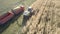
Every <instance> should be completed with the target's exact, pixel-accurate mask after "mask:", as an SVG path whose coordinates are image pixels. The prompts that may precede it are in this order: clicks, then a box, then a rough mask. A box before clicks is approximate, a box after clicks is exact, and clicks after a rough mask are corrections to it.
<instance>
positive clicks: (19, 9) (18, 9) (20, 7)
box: [13, 6, 24, 14]
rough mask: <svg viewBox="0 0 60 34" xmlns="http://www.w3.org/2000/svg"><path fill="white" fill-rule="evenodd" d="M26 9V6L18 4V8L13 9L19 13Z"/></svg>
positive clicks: (15, 12)
mask: <svg viewBox="0 0 60 34" xmlns="http://www.w3.org/2000/svg"><path fill="white" fill-rule="evenodd" d="M23 11H24V6H17V7H16V8H14V9H13V13H14V14H19V13H21V12H23Z"/></svg>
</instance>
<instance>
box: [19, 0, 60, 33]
mask: <svg viewBox="0 0 60 34" xmlns="http://www.w3.org/2000/svg"><path fill="white" fill-rule="evenodd" d="M59 3H60V0H36V2H34V3H33V4H32V5H31V6H32V7H33V9H34V12H35V14H34V15H33V16H32V17H31V18H30V19H29V20H28V21H27V23H26V25H25V26H24V27H23V29H22V30H21V31H22V33H21V34H60V4H59ZM19 34H20V33H19Z"/></svg>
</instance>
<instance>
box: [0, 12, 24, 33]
mask: <svg viewBox="0 0 60 34" xmlns="http://www.w3.org/2000/svg"><path fill="white" fill-rule="evenodd" d="M22 13H23V12H22ZM22 13H20V14H18V15H16V16H14V17H13V18H12V19H11V20H9V21H8V22H7V23H5V24H3V25H0V34H1V33H3V31H4V30H6V29H7V28H8V27H9V25H10V24H12V23H14V21H16V20H17V19H18V18H19V17H20V16H21V15H22Z"/></svg>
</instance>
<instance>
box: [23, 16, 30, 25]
mask: <svg viewBox="0 0 60 34" xmlns="http://www.w3.org/2000/svg"><path fill="white" fill-rule="evenodd" d="M29 18H30V17H27V16H23V21H22V26H26V22H27V21H28V20H29Z"/></svg>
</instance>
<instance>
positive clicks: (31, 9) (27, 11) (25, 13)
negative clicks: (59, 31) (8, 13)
mask: <svg viewBox="0 0 60 34" xmlns="http://www.w3.org/2000/svg"><path fill="white" fill-rule="evenodd" d="M32 13H33V8H32V7H28V9H27V10H26V11H24V13H23V15H24V16H26V17H30V16H31V15H32Z"/></svg>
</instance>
